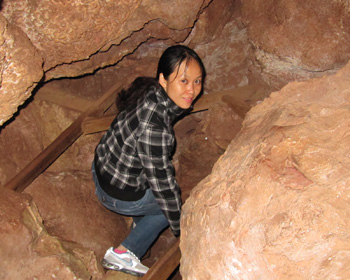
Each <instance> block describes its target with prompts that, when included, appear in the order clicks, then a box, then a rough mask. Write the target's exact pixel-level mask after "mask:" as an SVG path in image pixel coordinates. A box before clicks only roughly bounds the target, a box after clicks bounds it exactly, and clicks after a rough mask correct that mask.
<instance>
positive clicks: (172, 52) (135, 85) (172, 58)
mask: <svg viewBox="0 0 350 280" xmlns="http://www.w3.org/2000/svg"><path fill="white" fill-rule="evenodd" d="M192 59H194V60H195V61H197V62H198V64H199V67H200V69H201V72H202V85H203V84H204V80H205V76H206V72H205V68H204V65H203V62H202V60H201V59H200V57H199V56H198V54H197V53H196V52H195V51H194V50H192V49H190V48H189V47H186V46H183V45H175V46H171V47H169V48H167V49H166V50H165V51H164V52H163V54H162V56H161V57H160V59H159V62H158V69H157V76H156V78H151V77H138V78H136V79H135V80H134V81H133V82H132V83H131V85H130V87H129V88H128V89H127V90H122V91H120V92H119V93H118V96H117V99H116V105H117V108H118V112H122V111H125V110H127V111H129V110H131V109H133V108H135V107H136V104H137V100H138V99H139V98H140V97H142V96H143V95H144V94H145V93H146V92H147V89H148V88H149V87H150V86H156V87H159V86H160V85H159V82H158V80H159V75H160V74H161V73H163V76H164V78H165V79H166V80H168V78H169V76H170V75H171V73H173V72H174V71H179V67H180V65H181V63H182V62H183V61H186V62H187V63H188V62H189V61H190V60H192ZM202 90H203V87H202Z"/></svg>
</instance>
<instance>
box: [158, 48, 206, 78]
mask: <svg viewBox="0 0 350 280" xmlns="http://www.w3.org/2000/svg"><path fill="white" fill-rule="evenodd" d="M192 59H194V60H195V61H197V62H198V64H199V67H200V69H201V72H202V84H203V83H204V80H205V76H206V72H205V68H204V65H203V62H202V60H201V59H200V57H199V55H198V54H197V53H196V52H195V51H194V50H192V49H190V48H189V47H186V46H183V45H175V46H171V47H169V48H167V49H166V50H165V51H164V52H163V54H162V56H161V57H160V59H159V62H158V70H157V76H156V77H157V79H159V75H160V74H161V73H163V76H164V78H165V79H166V80H168V78H169V76H170V75H171V73H173V72H174V71H175V70H176V71H179V67H180V65H181V63H182V62H183V61H186V62H189V61H190V60H192ZM176 68H177V69H176Z"/></svg>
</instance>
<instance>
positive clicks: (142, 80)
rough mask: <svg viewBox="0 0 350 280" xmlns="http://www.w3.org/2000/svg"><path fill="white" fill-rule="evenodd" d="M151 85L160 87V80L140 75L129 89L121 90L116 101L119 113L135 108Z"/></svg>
mask: <svg viewBox="0 0 350 280" xmlns="http://www.w3.org/2000/svg"><path fill="white" fill-rule="evenodd" d="M151 86H156V87H159V83H158V80H157V79H155V78H151V77H138V78H136V79H135V80H134V81H133V82H132V83H131V84H130V86H129V88H128V89H126V90H125V89H123V90H121V91H120V92H119V93H118V96H117V98H116V101H115V103H116V106H117V109H118V113H120V112H122V111H130V110H132V109H133V108H135V107H136V105H137V101H138V100H139V99H140V98H141V97H142V96H144V95H145V93H146V92H147V90H148V89H149V88H150V87H151Z"/></svg>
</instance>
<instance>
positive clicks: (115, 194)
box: [92, 45, 206, 276]
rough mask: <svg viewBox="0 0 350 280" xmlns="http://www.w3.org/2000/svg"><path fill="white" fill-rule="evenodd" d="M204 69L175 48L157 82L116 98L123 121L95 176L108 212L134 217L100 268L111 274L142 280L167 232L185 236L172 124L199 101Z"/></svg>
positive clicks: (113, 129) (102, 145) (103, 146)
mask: <svg viewBox="0 0 350 280" xmlns="http://www.w3.org/2000/svg"><path fill="white" fill-rule="evenodd" d="M205 75H206V73H205V69H204V65H203V63H202V61H201V59H200V58H199V56H198V55H197V54H196V53H195V52H194V51H193V50H192V49H190V48H188V47H186V46H182V45H176V46H172V47H169V48H167V49H166V50H165V51H164V53H163V54H162V56H161V58H160V60H159V63H158V70H157V77H156V78H149V77H140V78H137V79H136V80H135V81H134V82H133V83H132V84H131V86H130V87H129V88H128V90H126V91H122V92H121V93H119V95H118V98H117V107H118V111H119V113H118V115H117V117H116V118H115V120H114V121H113V122H112V124H111V126H110V128H109V130H108V131H107V132H106V134H105V135H104V136H103V137H102V139H101V141H100V142H99V144H98V145H97V147H96V151H95V158H94V162H93V165H92V173H93V177H94V181H95V185H96V194H97V196H98V198H99V200H100V201H101V203H102V204H103V205H104V206H105V207H106V208H108V209H110V210H112V211H114V212H116V213H119V214H122V215H127V216H132V217H133V228H132V230H131V232H130V234H129V235H128V236H127V238H126V239H125V240H124V241H123V242H122V243H121V244H120V245H119V246H118V247H116V248H113V247H111V248H109V249H108V250H107V252H106V254H105V256H104V259H103V260H102V265H103V266H104V267H105V268H107V269H114V270H120V271H123V272H126V273H130V274H133V275H137V276H142V275H144V274H145V273H146V272H147V271H148V268H147V267H146V266H144V265H142V263H141V262H140V261H139V259H141V257H142V256H143V255H144V254H145V252H146V251H147V250H148V248H149V247H150V246H151V245H152V243H153V242H154V241H155V239H156V238H157V237H158V235H159V234H160V232H161V231H163V230H164V229H165V228H166V227H167V226H169V225H170V228H171V230H172V231H173V233H174V235H175V236H178V235H179V234H180V212H181V197H180V188H179V186H178V184H177V182H176V180H175V176H174V167H173V165H172V163H171V155H172V152H173V150H174V143H175V138H174V132H173V127H172V125H173V122H174V120H175V119H176V118H177V117H179V116H180V115H182V114H184V113H185V112H187V111H189V109H190V108H191V105H192V103H193V101H194V100H195V99H196V97H197V96H198V95H199V94H200V93H201V91H202V88H203V83H204V79H205Z"/></svg>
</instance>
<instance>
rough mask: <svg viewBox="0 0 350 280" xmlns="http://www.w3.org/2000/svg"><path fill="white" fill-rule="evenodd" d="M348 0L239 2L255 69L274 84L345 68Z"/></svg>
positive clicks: (349, 48) (349, 47) (349, 51)
mask: <svg viewBox="0 0 350 280" xmlns="http://www.w3.org/2000/svg"><path fill="white" fill-rule="evenodd" d="M349 9H350V7H349V1H342V0H340V1H339V0H332V1H322V0H317V1H312V2H310V1H303V0H283V1H274V0H267V1H266V0H248V1H242V21H243V23H244V25H245V26H246V27H247V33H248V37H249V41H250V42H251V44H252V47H253V49H254V56H255V58H256V61H255V62H254V64H255V67H254V68H255V71H256V70H257V71H258V72H259V75H261V76H262V78H263V79H264V80H265V81H266V82H268V83H269V84H271V85H274V86H275V87H276V88H279V87H281V86H283V85H285V84H286V83H287V82H289V81H293V80H296V79H305V78H310V77H314V76H317V75H323V74H325V73H332V72H334V70H337V69H339V68H340V67H342V66H344V65H345V64H346V63H347V61H348V60H349V58H350V14H349Z"/></svg>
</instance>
